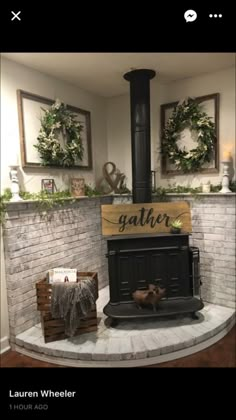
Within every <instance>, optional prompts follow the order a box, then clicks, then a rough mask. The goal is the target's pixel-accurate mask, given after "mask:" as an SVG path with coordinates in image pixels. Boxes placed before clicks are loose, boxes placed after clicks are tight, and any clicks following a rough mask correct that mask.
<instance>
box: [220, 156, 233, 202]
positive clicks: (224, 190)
mask: <svg viewBox="0 0 236 420" xmlns="http://www.w3.org/2000/svg"><path fill="white" fill-rule="evenodd" d="M222 163H223V178H222V183H221V185H222V188H221V190H220V191H219V192H220V193H222V194H227V193H231V192H232V191H231V190H230V189H229V165H230V161H229V160H223V161H222Z"/></svg>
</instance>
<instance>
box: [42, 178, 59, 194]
mask: <svg viewBox="0 0 236 420" xmlns="http://www.w3.org/2000/svg"><path fill="white" fill-rule="evenodd" d="M41 190H42V191H46V192H48V193H50V194H53V193H54V192H55V191H56V185H55V181H54V179H53V178H51V179H49V178H45V179H42V180H41Z"/></svg>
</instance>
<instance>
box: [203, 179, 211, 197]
mask: <svg viewBox="0 0 236 420" xmlns="http://www.w3.org/2000/svg"><path fill="white" fill-rule="evenodd" d="M202 192H203V193H205V194H208V193H210V192H211V182H210V181H208V182H205V183H203V184H202Z"/></svg>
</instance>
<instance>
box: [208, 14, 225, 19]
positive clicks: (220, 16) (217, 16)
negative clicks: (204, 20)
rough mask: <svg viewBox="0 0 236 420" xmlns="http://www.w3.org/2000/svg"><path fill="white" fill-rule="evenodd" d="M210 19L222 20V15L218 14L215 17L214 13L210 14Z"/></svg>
mask: <svg viewBox="0 0 236 420" xmlns="http://www.w3.org/2000/svg"><path fill="white" fill-rule="evenodd" d="M209 17H210V18H222V17H223V15H222V14H221V13H220V14H219V15H217V14H216V13H215V14H214V15H213V14H212V13H210V14H209Z"/></svg>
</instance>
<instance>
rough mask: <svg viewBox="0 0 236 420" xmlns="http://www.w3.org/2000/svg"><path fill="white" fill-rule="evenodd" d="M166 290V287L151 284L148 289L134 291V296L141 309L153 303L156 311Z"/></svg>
mask: <svg viewBox="0 0 236 420" xmlns="http://www.w3.org/2000/svg"><path fill="white" fill-rule="evenodd" d="M165 292H166V289H162V288H161V287H159V286H155V285H154V284H149V287H148V289H145V290H136V291H135V292H134V293H132V297H133V299H134V301H135V303H136V305H137V306H138V308H139V309H142V307H143V306H149V305H152V308H153V311H154V312H156V306H157V304H158V302H159V301H160V300H161V299H162V298H163V296H164V295H165Z"/></svg>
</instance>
